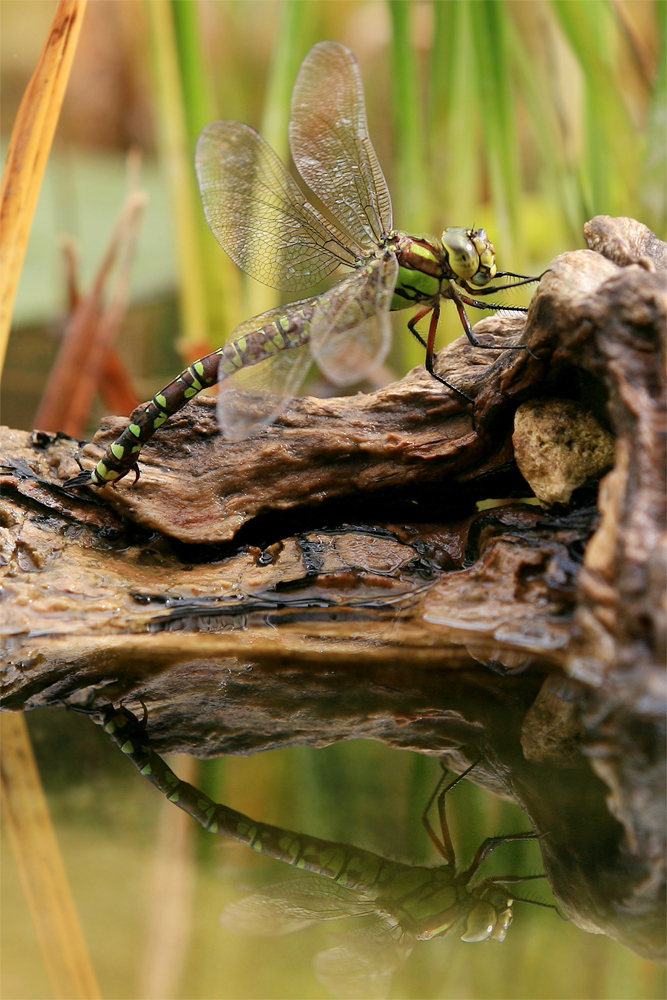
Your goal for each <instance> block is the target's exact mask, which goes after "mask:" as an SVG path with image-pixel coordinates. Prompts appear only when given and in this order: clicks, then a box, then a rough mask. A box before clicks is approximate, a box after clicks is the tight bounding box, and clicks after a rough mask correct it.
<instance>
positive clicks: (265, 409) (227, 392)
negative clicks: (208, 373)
mask: <svg viewBox="0 0 667 1000" xmlns="http://www.w3.org/2000/svg"><path fill="white" fill-rule="evenodd" d="M311 362H312V355H311V353H310V347H309V346H308V345H307V344H304V345H303V346H302V347H296V348H294V349H292V350H290V351H281V352H280V353H279V354H275V355H274V356H273V357H271V358H267V359H266V360H265V361H261V362H260V363H259V364H258V365H257V366H256V367H254V366H253V367H252V368H242V369H241V370H240V371H239V372H238V373H237V374H236V375H234V376H233V377H232V378H231V379H227V380H225V381H224V382H222V383H221V385H220V391H219V392H218V422H219V424H220V430H221V431H222V434H223V436H224V437H225V438H226V439H227V440H228V441H242V440H243V439H244V438H247V437H250V435H251V434H256V433H257V431H259V430H261V429H262V427H267V426H268V425H269V424H272V423H273V421H274V420H275V419H276V417H277V416H278V414H279V413H280V412H281V410H283V409H284V407H285V403H286V401H287V400H288V399H289V398H290V397H291V396H297V395H298V393H299V389H300V388H301V385H302V383H303V380H304V379H305V377H306V375H307V374H308V369H309V368H310V365H311Z"/></svg>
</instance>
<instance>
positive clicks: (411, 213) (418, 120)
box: [389, 0, 428, 232]
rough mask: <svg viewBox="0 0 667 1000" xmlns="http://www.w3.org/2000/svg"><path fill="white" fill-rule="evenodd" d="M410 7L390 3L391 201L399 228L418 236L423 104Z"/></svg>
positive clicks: (422, 200)
mask: <svg viewBox="0 0 667 1000" xmlns="http://www.w3.org/2000/svg"><path fill="white" fill-rule="evenodd" d="M411 11H412V5H411V4H410V3H409V2H408V0H392V3H390V4H389V12H390V15H391V28H392V35H391V79H392V88H393V89H392V108H393V116H394V143H395V149H396V169H395V172H394V177H395V184H394V191H393V192H392V194H393V200H394V202H395V207H396V210H397V214H398V216H399V218H400V219H405V220H406V221H405V222H404V223H401V224H402V225H406V226H408V227H409V228H410V229H412V231H413V232H420V231H421V230H422V229H423V228H424V227H425V226H426V224H427V220H428V212H427V209H426V205H427V194H426V192H427V183H426V171H425V167H424V148H425V138H424V129H423V125H422V122H423V102H422V99H421V92H420V87H419V72H418V66H417V57H416V53H415V50H414V47H413V45H412V42H411V37H410V19H411Z"/></svg>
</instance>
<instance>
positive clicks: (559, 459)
mask: <svg viewBox="0 0 667 1000" xmlns="http://www.w3.org/2000/svg"><path fill="white" fill-rule="evenodd" d="M512 441H513V444H514V456H515V459H516V463H517V465H518V466H519V470H520V472H521V475H522V476H523V478H524V479H525V480H526V482H527V483H528V484H529V485H530V487H531V489H532V490H533V493H534V494H535V496H536V497H537V499H538V500H539V501H540V503H541V504H543V505H544V506H545V507H549V506H551V505H552V504H555V503H562V504H566V503H568V502H569V500H570V497H571V496H572V493H573V491H574V490H576V489H577V488H578V487H579V486H583V485H584V483H586V482H588V481H594V480H595V479H597V478H598V477H599V476H600V475H601V474H602V473H603V472H605V471H606V470H607V469H609V468H611V466H612V465H613V462H614V437H613V435H612V434H610V433H609V431H607V430H605V429H604V427H601V426H600V424H599V423H598V422H597V420H596V419H595V417H594V416H593V415H592V414H591V412H590V411H589V410H587V409H586V408H585V407H584V406H582V405H581V404H580V403H576V402H574V400H571V399H549V400H546V401H543V402H540V401H535V400H533V401H531V402H527V403H523V404H522V405H521V406H520V407H519V408H518V409H517V411H516V414H515V416H514V433H513V435H512Z"/></svg>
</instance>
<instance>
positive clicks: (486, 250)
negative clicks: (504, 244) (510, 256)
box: [442, 226, 496, 286]
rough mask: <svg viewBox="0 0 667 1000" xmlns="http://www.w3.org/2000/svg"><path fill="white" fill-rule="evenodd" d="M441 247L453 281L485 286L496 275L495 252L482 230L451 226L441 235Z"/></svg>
mask: <svg viewBox="0 0 667 1000" xmlns="http://www.w3.org/2000/svg"><path fill="white" fill-rule="evenodd" d="M442 245H443V247H444V251H445V254H446V255H447V261H448V263H449V266H450V268H451V269H452V272H453V274H454V280H455V281H456V279H457V278H458V279H459V280H461V281H469V282H471V283H472V284H473V285H479V286H481V285H486V284H488V282H489V281H491V279H492V278H493V277H495V274H496V252H495V249H494V246H493V243H492V242H491V240H490V239H489V238H488V236H487V235H486V233H485V231H484V230H483V229H463V228H462V227H461V226H452V227H451V228H449V229H445V231H444V233H443V234H442Z"/></svg>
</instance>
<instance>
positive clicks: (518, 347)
mask: <svg viewBox="0 0 667 1000" xmlns="http://www.w3.org/2000/svg"><path fill="white" fill-rule="evenodd" d="M451 291H452V294H451V298H453V299H454V303H455V304H456V308H457V310H458V314H459V317H460V319H461V322H462V323H463V329H464V330H465V333H466V337H467V338H468V340H469V341H470V343H471V344H472V346H473V347H483V348H484V349H485V350H487V351H527V352H528V354H530V356H531V358H535V360H536V361H539V358H538V357H537V355H535V354H533V352H532V351H531V349H530V347H528V345H527V344H509V345H508V344H483V343H482V342H481V340H479V338H478V337H476V336H475V334H474V333H473V329H472V327H471V325H470V320H469V319H468V314H467V313H466V311H465V307H464V303H465V305H467V306H473V307H474V308H475V309H500V310H501V311H502V310H505V311H506V312H517V311H521V312H525V309H523V308H521V307H518V308H517V306H506V305H501V304H500V303H498V302H482V301H481V299H471V298H469V297H468V296H467V295H461V293H460V292H456V293H455V292H454V290H453V289H452V290H451Z"/></svg>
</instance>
